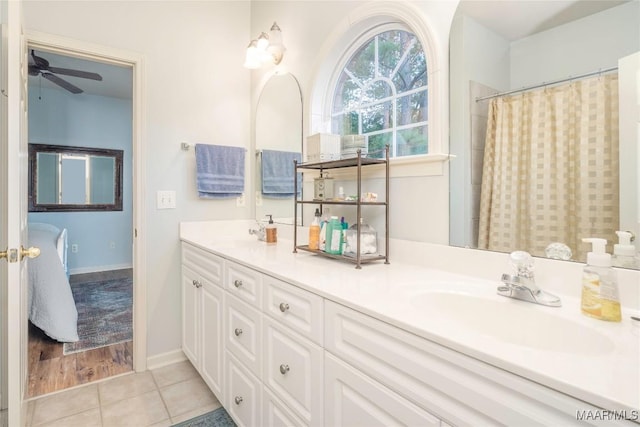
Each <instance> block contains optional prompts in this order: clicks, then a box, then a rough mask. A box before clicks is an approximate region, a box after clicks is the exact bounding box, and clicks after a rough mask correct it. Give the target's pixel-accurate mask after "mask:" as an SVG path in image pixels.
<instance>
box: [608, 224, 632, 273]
mask: <svg viewBox="0 0 640 427" xmlns="http://www.w3.org/2000/svg"><path fill="white" fill-rule="evenodd" d="M616 234H617V235H618V243H617V244H615V245H613V259H612V261H613V265H614V266H615V267H627V268H632V267H636V247H635V246H633V245H632V244H631V238H632V237H633V234H631V233H630V232H628V231H616Z"/></svg>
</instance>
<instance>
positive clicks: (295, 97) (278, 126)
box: [255, 73, 302, 224]
mask: <svg viewBox="0 0 640 427" xmlns="http://www.w3.org/2000/svg"><path fill="white" fill-rule="evenodd" d="M255 131H256V137H255V141H256V168H255V186H256V199H255V200H256V220H258V221H263V220H265V219H266V215H272V216H273V220H274V221H275V222H278V223H283V224H292V223H293V215H294V200H293V192H292V193H290V194H288V193H286V191H287V190H282V188H281V187H279V188H277V189H275V190H274V187H273V186H271V187H269V181H268V180H269V178H270V177H271V178H273V179H274V180H279V179H280V180H281V179H282V178H283V177H286V176H289V175H290V176H291V184H293V179H292V178H293V173H292V172H290V170H289V169H287V170H286V171H285V170H284V168H291V171H292V170H293V161H291V160H290V157H291V156H294V153H295V155H298V156H301V155H302V94H301V91H300V86H299V84H298V81H297V80H296V78H295V77H294V76H293V75H292V74H289V73H283V74H274V75H272V76H271V77H270V78H269V80H268V81H267V83H266V84H265V85H264V88H263V89H262V91H261V93H260V97H259V99H258V106H257V110H256V127H255ZM265 150H268V151H270V152H271V153H270V154H271V155H272V158H271V160H269V159H267V158H266V157H265V158H264V159H263V153H265ZM274 152H275V155H276V157H277V156H278V155H279V154H282V157H281V158H280V159H278V158H276V159H275V160H274V158H273V155H274ZM294 157H295V156H294ZM268 161H272V162H280V163H281V166H278V165H276V166H277V167H275V168H274V167H268V166H269V165H268V164H266V162H268ZM271 166H273V163H272V164H271ZM263 167H265V168H266V169H265V170H264V173H266V174H267V180H265V182H264V183H263V179H262V177H263ZM273 173H275V174H276V176H271V175H270V174H273ZM276 182H279V181H276ZM287 183H289V180H288V179H286V182H284V184H285V186H286V184H287ZM263 184H267V185H266V186H265V185H263ZM300 191H301V189H300Z"/></svg>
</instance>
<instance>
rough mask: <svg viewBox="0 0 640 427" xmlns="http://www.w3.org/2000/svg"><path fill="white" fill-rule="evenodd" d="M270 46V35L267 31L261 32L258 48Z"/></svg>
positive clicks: (263, 48) (262, 48) (264, 48)
mask: <svg viewBox="0 0 640 427" xmlns="http://www.w3.org/2000/svg"><path fill="white" fill-rule="evenodd" d="M267 46H269V35H268V34H267V33H261V34H260V37H258V49H260V50H266V49H267Z"/></svg>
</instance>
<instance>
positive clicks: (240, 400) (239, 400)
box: [233, 396, 242, 405]
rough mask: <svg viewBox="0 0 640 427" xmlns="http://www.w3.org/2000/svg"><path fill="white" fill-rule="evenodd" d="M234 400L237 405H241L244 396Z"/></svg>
mask: <svg viewBox="0 0 640 427" xmlns="http://www.w3.org/2000/svg"><path fill="white" fill-rule="evenodd" d="M233 400H234V401H235V402H236V405H239V404H241V403H242V396H236V398H235V399H233Z"/></svg>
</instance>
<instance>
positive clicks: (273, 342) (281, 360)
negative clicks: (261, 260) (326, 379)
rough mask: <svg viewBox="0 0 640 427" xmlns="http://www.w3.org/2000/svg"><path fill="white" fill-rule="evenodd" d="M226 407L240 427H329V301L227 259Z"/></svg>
mask: <svg viewBox="0 0 640 427" xmlns="http://www.w3.org/2000/svg"><path fill="white" fill-rule="evenodd" d="M223 282H224V289H225V299H224V322H223V323H224V351H225V354H226V369H225V372H226V375H227V376H226V381H225V383H226V385H225V393H224V394H225V397H226V401H225V402H224V404H225V407H226V408H227V410H228V411H229V413H230V414H231V416H232V417H233V418H234V420H235V421H236V422H237V423H238V424H239V425H246V426H255V425H273V426H277V425H300V426H308V425H314V426H322V425H323V424H322V416H323V406H322V393H318V391H319V390H322V378H323V369H322V366H323V349H322V347H321V343H322V339H323V337H322V330H323V320H322V315H323V299H322V298H321V297H319V296H318V295H315V294H313V293H310V292H307V291H305V290H303V289H300V288H298V287H296V286H293V285H291V284H288V283H285V282H283V281H281V280H278V279H276V278H273V277H271V276H268V275H266V274H263V273H260V272H258V271H256V270H253V269H251V268H248V267H246V266H244V265H241V264H238V263H235V262H233V261H230V260H225V262H224V279H223Z"/></svg>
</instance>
